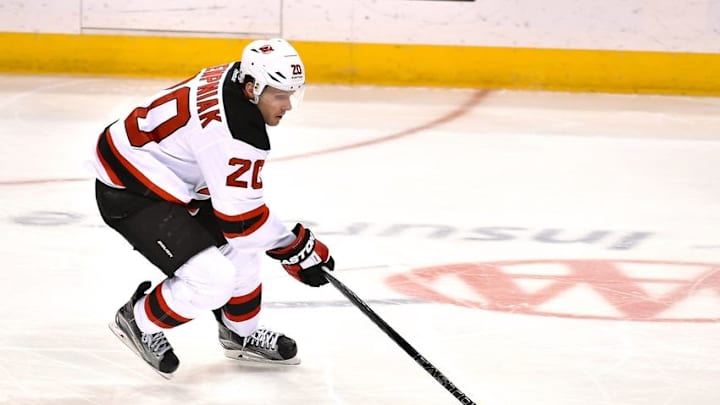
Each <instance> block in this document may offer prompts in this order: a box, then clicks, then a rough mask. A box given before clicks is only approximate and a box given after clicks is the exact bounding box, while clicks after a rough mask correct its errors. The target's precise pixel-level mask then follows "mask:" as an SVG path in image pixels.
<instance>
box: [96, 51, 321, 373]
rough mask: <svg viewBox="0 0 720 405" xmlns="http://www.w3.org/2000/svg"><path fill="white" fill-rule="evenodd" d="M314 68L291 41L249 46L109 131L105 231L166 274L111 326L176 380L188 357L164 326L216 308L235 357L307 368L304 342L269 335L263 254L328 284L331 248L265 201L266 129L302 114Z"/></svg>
mask: <svg viewBox="0 0 720 405" xmlns="http://www.w3.org/2000/svg"><path fill="white" fill-rule="evenodd" d="M304 84H305V70H304V65H303V63H302V61H301V59H300V57H299V55H298V53H297V52H296V50H295V49H294V48H293V47H292V46H291V45H290V44H289V43H288V42H287V41H285V40H283V39H270V40H259V41H254V42H252V43H250V44H249V45H248V46H247V47H246V48H245V49H244V50H243V53H242V58H241V61H239V62H233V63H228V64H225V65H219V66H214V67H209V68H206V69H203V70H201V71H200V72H199V73H198V74H197V75H196V76H194V77H192V78H190V79H188V80H186V81H184V82H182V83H179V84H177V85H175V86H173V87H170V88H168V89H165V90H162V91H160V92H159V93H157V94H156V95H154V96H153V97H151V98H150V99H149V100H148V101H147V102H145V103H143V104H142V105H141V106H139V107H137V108H135V109H134V110H132V111H131V112H130V113H129V114H128V115H127V116H125V117H123V118H121V119H119V120H118V121H115V122H114V123H112V124H111V125H110V126H108V127H107V128H105V130H104V131H103V133H102V134H101V135H100V138H99V140H98V143H97V148H96V153H95V156H94V164H93V167H94V170H95V172H96V176H97V181H96V199H97V204H98V208H99V211H100V214H101V216H102V218H103V220H104V221H105V223H106V224H107V225H109V226H110V227H111V228H112V229H114V230H115V231H117V232H118V233H120V234H121V235H122V236H123V237H124V238H125V239H127V241H128V242H129V243H130V244H131V245H132V246H133V247H134V248H135V249H136V250H137V251H139V252H140V253H141V254H142V255H143V256H145V257H146V258H147V259H148V260H149V261H150V262H152V263H153V264H154V265H155V266H157V267H158V268H159V269H160V270H162V271H163V273H165V275H166V276H167V278H165V279H164V280H163V281H162V282H161V283H159V284H158V285H157V286H155V288H154V289H152V290H151V291H150V292H148V290H149V289H150V287H151V283H150V282H149V281H145V282H143V283H141V284H140V285H139V286H138V288H137V291H135V293H134V294H133V295H132V297H131V299H130V301H128V302H127V303H126V304H125V305H123V306H122V307H120V309H119V310H118V311H117V313H116V316H115V319H114V321H113V322H112V323H111V324H110V328H111V330H112V331H113V332H114V333H115V334H116V335H117V336H118V338H120V339H121V340H122V341H123V342H124V343H125V344H126V345H127V346H128V347H129V348H130V349H132V350H133V351H134V352H135V353H136V354H137V355H139V356H140V357H141V358H142V359H143V360H144V361H145V362H147V363H148V364H149V365H150V366H152V367H153V368H154V369H155V370H156V371H157V372H158V373H160V374H161V375H163V376H165V377H167V378H169V377H170V376H171V375H172V373H173V372H175V370H176V369H177V368H178V365H179V360H178V358H177V356H176V355H175V353H174V351H173V348H172V346H171V345H170V343H169V342H168V340H167V338H166V337H165V335H164V334H163V330H165V329H169V328H174V327H176V326H179V325H182V324H184V323H186V322H189V321H190V320H192V319H193V318H195V317H197V316H199V315H201V314H203V313H209V312H210V311H211V310H212V311H213V313H214V314H215V318H216V319H217V321H218V329H219V333H218V334H219V340H220V345H221V346H222V347H223V349H224V350H225V355H226V356H228V357H230V358H235V359H251V360H258V361H266V362H274V363H284V364H297V363H299V360H298V358H297V346H296V344H295V341H294V340H293V339H291V338H290V337H288V336H285V335H284V334H282V333H279V332H275V331H272V330H269V329H265V328H261V327H259V324H258V316H259V313H260V307H261V296H262V284H261V280H260V275H259V271H260V260H261V257H262V256H261V255H262V254H263V253H267V255H269V256H270V257H271V258H273V259H277V260H279V261H280V264H281V265H282V267H283V268H284V269H285V270H286V271H287V272H288V273H289V274H290V275H292V276H293V277H295V278H296V279H298V280H299V281H301V282H303V283H305V284H308V285H310V286H314V287H318V286H321V285H323V284H326V283H327V280H326V279H325V277H324V275H323V274H324V273H323V270H322V269H321V266H323V267H325V268H327V269H330V270H332V269H333V266H334V262H333V259H332V257H331V256H330V253H329V250H328V248H327V247H326V246H325V245H324V244H323V243H322V242H320V241H319V240H317V239H315V237H314V235H313V234H312V232H310V230H309V229H307V228H305V227H304V226H303V225H302V224H297V225H295V227H294V228H293V229H292V230H289V229H288V228H287V227H286V226H285V225H284V224H282V223H281V221H280V220H279V219H278V217H276V216H275V214H274V213H273V212H271V211H270V209H269V208H268V207H267V206H266V205H265V203H264V201H263V181H262V177H261V172H262V168H263V165H264V164H265V159H266V157H267V155H268V152H269V151H270V142H269V139H268V134H267V131H266V126H275V125H278V123H279V122H280V121H281V120H282V118H283V116H284V115H285V114H286V113H287V112H288V111H290V110H291V109H292V106H293V104H294V102H295V101H296V99H299V98H300V96H301V94H302V92H303V90H304Z"/></svg>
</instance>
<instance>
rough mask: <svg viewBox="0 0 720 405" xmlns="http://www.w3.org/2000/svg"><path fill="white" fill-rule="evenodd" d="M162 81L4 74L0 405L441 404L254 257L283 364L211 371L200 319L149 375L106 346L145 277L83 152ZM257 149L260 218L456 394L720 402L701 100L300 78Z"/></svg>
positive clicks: (719, 275)
mask: <svg viewBox="0 0 720 405" xmlns="http://www.w3.org/2000/svg"><path fill="white" fill-rule="evenodd" d="M173 82H174V80H160V79H158V80H140V79H133V80H130V79H120V78H101V77H74V76H20V75H2V76H0V142H1V145H2V147H0V208H1V211H0V212H2V214H0V234H1V235H2V244H0V253H1V256H0V257H2V259H3V260H2V269H0V302H1V303H2V305H0V316H1V319H2V323H1V324H0V404H3V405H4V404H8V405H9V404H13V405H15V404H29V405H43V404H62V405H65V404H73V405H74V404H98V405H125V404H161V405H163V404H177V403H187V404H233V405H237V404H280V405H292V404H303V405H305V404H316V405H331V404H333V405H334V404H348V405H349V404H393V405H399V404H432V405H439V404H453V403H460V402H459V401H458V400H457V399H456V398H454V397H453V395H451V393H449V392H448V391H447V390H446V389H444V388H443V386H442V385H441V384H439V383H438V382H437V381H435V380H434V379H433V378H432V377H431V376H430V375H429V374H428V373H426V372H425V371H424V370H423V369H422V368H421V367H419V366H418V364H416V363H415V362H414V361H413V360H412V359H411V358H410V357H409V356H407V354H406V353H405V352H403V351H402V350H401V349H400V348H399V347H398V346H397V345H396V344H395V343H394V342H393V341H392V340H391V339H389V338H388V337H387V336H386V335H385V334H383V333H382V331H381V330H380V329H379V328H378V327H376V326H375V325H374V324H373V323H372V322H371V321H370V320H369V319H368V318H367V317H365V316H364V315H363V314H362V313H361V312H360V311H358V310H357V309H356V308H354V307H353V306H352V305H350V304H349V302H348V301H347V300H346V299H345V298H344V297H343V296H342V295H340V294H339V292H338V291H337V290H335V289H334V288H333V287H332V286H325V287H323V288H320V289H312V288H310V287H305V286H303V285H301V284H300V283H298V282H296V281H295V280H293V279H292V278H290V277H289V276H287V275H286V274H285V273H284V272H283V270H282V269H281V268H280V267H279V266H278V265H277V264H276V263H274V262H272V261H271V260H270V259H268V260H267V261H266V262H264V263H263V272H264V275H265V283H264V301H265V306H264V311H263V324H266V325H268V326H270V327H272V328H274V329H277V330H281V331H284V332H285V333H287V334H288V335H290V336H292V337H293V338H295V339H296V340H297V341H298V345H299V350H300V356H301V357H302V360H303V362H302V364H301V365H299V366H280V367H277V366H274V367H273V366H257V365H256V366H248V365H245V364H238V363H236V362H234V361H232V360H229V359H226V358H224V357H223V356H222V354H221V351H220V347H219V345H218V343H217V339H216V329H215V325H214V320H213V319H212V316H211V314H209V313H208V316H205V317H201V318H198V319H196V320H194V321H192V322H190V323H189V324H187V325H183V326H181V327H179V328H177V329H173V330H171V331H169V332H168V333H167V335H168V338H169V339H170V341H171V342H172V344H173V345H174V346H175V350H176V352H177V354H178V356H179V357H180V359H181V366H180V369H179V370H178V372H177V373H176V375H175V377H174V378H173V379H172V380H171V381H166V380H164V379H162V378H161V377H159V376H158V375H157V374H155V373H153V372H152V370H150V369H149V368H148V367H147V366H145V365H144V364H143V363H142V362H141V361H140V360H139V359H138V358H136V357H135V356H134V355H133V354H132V353H131V352H130V351H129V350H128V349H127V348H126V347H125V346H123V345H122V344H121V343H120V342H119V341H118V340H117V339H116V338H115V337H114V336H113V335H112V334H111V333H110V331H109V330H108V328H107V323H108V322H109V321H110V320H111V319H112V317H113V315H114V312H115V310H116V309H117V308H118V307H119V306H120V305H122V304H123V303H124V302H125V301H126V300H127V299H128V298H129V296H130V294H131V293H132V291H134V288H135V286H136V285H137V284H138V283H139V282H140V281H142V280H146V279H148V280H152V281H153V282H158V281H160V280H161V279H162V276H161V273H160V272H159V271H157V270H156V269H154V268H153V267H152V266H151V265H149V264H148V263H146V262H145V261H144V260H143V259H142V258H141V257H140V256H139V255H138V254H136V253H135V252H133V251H132V249H130V248H129V246H128V245H127V244H126V243H125V242H124V240H123V239H122V238H121V237H119V236H118V235H117V234H115V233H114V232H113V231H112V230H110V229H109V228H107V227H106V226H104V224H103V223H102V221H101V220H100V218H99V216H98V214H97V209H96V207H95V201H94V195H93V181H92V179H91V178H90V177H89V175H88V173H87V172H85V171H84V169H83V168H82V161H83V160H84V159H85V158H86V157H87V156H89V155H90V154H91V153H92V151H93V148H94V144H95V140H96V137H97V135H98V134H99V132H100V131H101V130H102V129H103V128H104V126H105V125H107V124H108V123H110V122H111V121H113V120H115V119H116V118H118V117H120V116H121V115H122V114H123V113H124V112H125V111H126V110H127V109H128V108H129V107H131V106H134V104H135V103H136V102H137V101H139V100H142V99H143V98H144V97H145V96H148V95H150V94H152V93H153V92H154V91H155V90H157V89H160V88H164V87H167V86H169V85H171V84H173ZM271 139H272V143H273V154H272V155H271V156H272V159H271V160H270V161H269V162H268V163H267V164H266V166H265V169H264V172H263V182H264V184H265V188H266V195H267V198H268V201H269V206H270V207H271V209H273V210H274V211H275V212H277V213H278V214H279V215H280V216H281V217H282V218H283V219H285V220H286V221H287V222H288V224H293V223H294V222H295V221H303V222H305V223H307V224H309V226H310V227H311V228H312V229H313V230H314V231H315V233H316V234H317V235H318V237H319V238H321V239H322V240H324V241H325V242H326V243H327V244H328V245H329V246H330V248H331V250H332V251H333V255H334V256H335V258H336V260H337V263H338V271H337V272H336V275H337V277H338V278H339V279H341V280H342V281H343V282H344V283H346V284H347V285H348V286H349V287H350V288H352V289H353V290H354V291H355V292H356V293H357V294H358V295H359V296H360V297H361V298H363V299H365V300H366V301H367V302H368V303H369V304H370V306H371V307H372V308H373V309H375V310H376V312H377V313H378V314H379V315H380V316H381V317H382V318H383V319H385V321H387V322H388V323H389V324H390V325H391V326H392V327H393V328H395V330H396V331H397V332H398V333H400V334H401V335H402V336H403V337H404V338H405V339H407V341H408V342H410V344H412V345H413V346H414V347H415V348H416V349H417V350H418V351H419V352H420V353H421V354H422V355H424V356H425V357H426V358H427V359H428V360H430V361H431V362H432V364H434V365H435V366H436V367H437V368H438V369H439V370H440V371H441V372H442V373H443V374H445V376H446V377H448V378H449V379H450V380H451V381H452V382H453V383H454V384H455V385H456V386H457V387H458V388H459V389H460V390H461V391H462V392H464V393H465V394H466V395H467V396H468V397H469V398H471V399H472V400H473V401H475V402H476V403H478V404H484V405H526V404H533V405H579V404H583V405H620V404H622V405H645V404H647V405H690V404H692V405H717V404H718V403H720V385H719V384H718V382H719V381H720V325H719V324H718V320H720V264H718V263H720V230H719V229H720V160H719V158H718V157H719V156H720V99H718V98H699V97H698V98H693V97H678V96H674V97H671V96H637V95H635V96H633V95H603V94H567V93H544V92H515V91H489V92H485V91H480V90H451V89H400V88H374V87H342V86H317V85H316V86H310V88H309V89H308V91H307V93H306V97H305V100H304V104H303V105H302V106H301V108H300V109H299V110H298V111H293V112H292V113H291V114H290V115H288V116H287V117H286V120H285V121H284V122H283V123H282V124H281V125H280V127H278V128H276V129H274V130H273V131H272V132H271ZM463 263H464V265H463Z"/></svg>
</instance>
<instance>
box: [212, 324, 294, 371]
mask: <svg viewBox="0 0 720 405" xmlns="http://www.w3.org/2000/svg"><path fill="white" fill-rule="evenodd" d="M218 339H219V340H220V346H222V347H223V349H225V357H228V358H231V359H235V360H245V361H257V362H262V363H273V364H293V365H294V364H300V358H299V357H297V345H296V344H295V340H293V339H291V338H289V337H287V336H285V335H284V334H282V333H279V332H273V331H271V330H269V329H265V328H260V329H258V330H256V331H255V333H253V334H252V335H250V336H246V337H242V336H239V335H238V334H236V333H235V332H233V331H231V330H230V329H228V328H227V327H226V326H225V325H223V324H222V323H218Z"/></svg>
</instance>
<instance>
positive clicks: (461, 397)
mask: <svg viewBox="0 0 720 405" xmlns="http://www.w3.org/2000/svg"><path fill="white" fill-rule="evenodd" d="M324 272H325V278H327V279H328V281H329V282H330V283H331V284H332V285H333V286H334V287H335V288H337V289H338V291H340V293H342V295H344V296H345V297H346V298H347V299H349V300H350V302H352V303H353V305H355V306H356V307H357V308H358V309H359V310H360V311H362V313H364V314H365V315H366V316H367V317H368V318H370V320H371V321H373V323H374V324H375V325H377V326H378V327H379V328H380V329H381V330H382V331H383V332H385V333H386V334H387V335H388V336H389V337H390V339H392V340H393V341H394V342H395V343H397V344H398V346H400V347H401V348H402V349H403V350H405V353H407V354H408V355H409V356H410V357H412V358H413V360H415V362H416V363H418V364H419V365H420V367H422V368H423V369H424V370H425V371H427V372H428V373H429V374H430V375H431V376H432V377H433V378H434V379H435V381H437V382H439V383H440V385H442V386H443V387H444V388H445V389H446V390H448V391H449V392H450V393H451V394H452V395H453V396H454V397H455V398H457V399H458V401H460V403H461V404H465V405H476V404H475V402H473V400H472V399H470V398H468V397H467V395H465V394H463V392H462V391H460V389H459V388H458V387H456V386H455V384H453V383H452V381H450V380H449V379H448V378H447V377H445V375H444V374H443V373H441V372H440V370H438V369H437V368H436V367H435V366H433V365H432V363H430V362H429V361H428V360H427V359H426V358H425V357H423V355H421V354H420V353H419V352H418V351H417V350H415V348H414V347H412V345H410V343H408V341H407V340H405V339H404V338H403V337H402V336H400V334H399V333H397V332H396V331H395V329H393V328H392V327H391V326H390V325H388V324H387V322H385V321H384V320H383V319H382V318H380V316H379V315H378V314H376V313H375V311H373V310H372V308H370V307H369V306H368V304H366V303H365V301H363V300H362V299H361V298H360V297H358V296H357V295H355V293H354V292H352V290H350V289H349V288H348V287H347V286H346V285H345V284H343V283H342V282H340V280H338V279H336V278H335V277H334V276H333V275H332V274H330V273H329V272H328V271H324Z"/></svg>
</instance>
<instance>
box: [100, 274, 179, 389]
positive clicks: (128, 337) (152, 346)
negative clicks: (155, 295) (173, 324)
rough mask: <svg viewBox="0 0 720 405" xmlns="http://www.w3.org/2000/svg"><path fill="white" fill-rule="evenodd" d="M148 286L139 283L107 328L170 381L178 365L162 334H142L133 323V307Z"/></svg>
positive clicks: (145, 283) (147, 284) (147, 283)
mask: <svg viewBox="0 0 720 405" xmlns="http://www.w3.org/2000/svg"><path fill="white" fill-rule="evenodd" d="M150 285H151V284H150V282H149V281H145V282H143V283H141V284H140V285H139V286H138V288H137V291H135V294H133V296H132V298H130V301H128V302H127V303H126V304H125V305H123V306H122V307H121V308H120V309H119V310H118V311H117V313H116V314H115V321H114V322H111V323H110V325H109V326H110V330H111V331H112V332H113V333H114V334H115V336H117V337H118V339H120V340H121V341H122V342H123V343H125V345H126V346H127V347H129V348H130V349H131V350H132V351H133V352H135V354H137V355H138V356H139V357H140V358H141V359H143V360H144V361H145V363H147V364H148V365H149V366H150V367H152V368H153V369H154V370H155V371H156V372H157V373H158V374H160V375H161V376H163V377H165V378H167V379H170V378H171V377H172V373H173V372H174V371H175V370H177V368H178V365H179V364H180V361H179V360H178V358H177V356H175V353H174V352H173V348H172V346H171V345H170V343H169V342H168V341H167V339H166V338H165V334H163V333H162V332H158V333H152V334H150V333H143V332H142V331H141V330H140V329H139V328H138V326H137V324H136V323H135V316H134V314H133V306H134V305H135V303H136V302H137V301H138V300H140V298H142V297H143V296H144V295H145V291H147V289H148V288H150Z"/></svg>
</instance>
